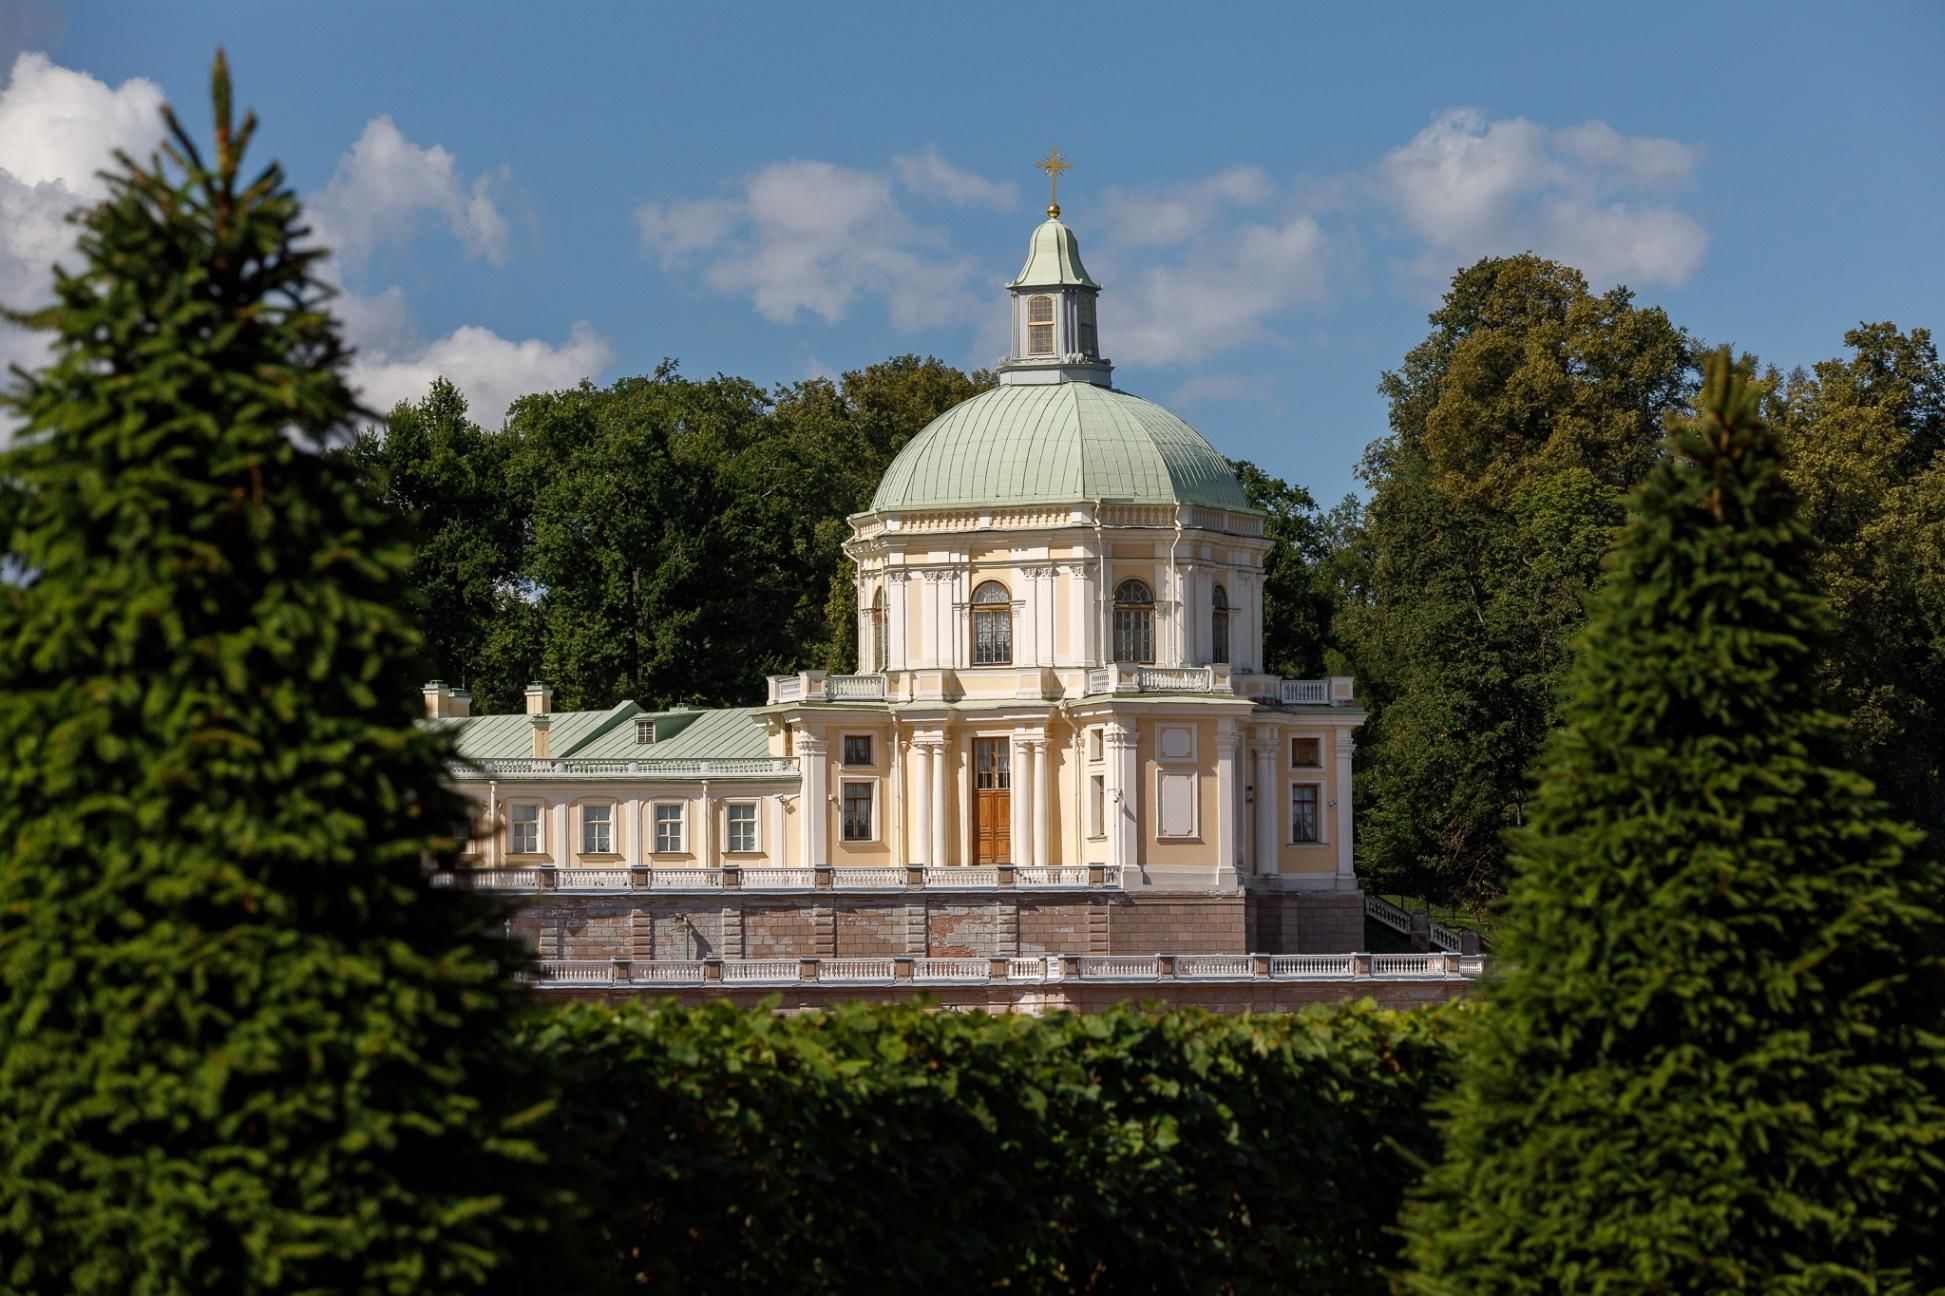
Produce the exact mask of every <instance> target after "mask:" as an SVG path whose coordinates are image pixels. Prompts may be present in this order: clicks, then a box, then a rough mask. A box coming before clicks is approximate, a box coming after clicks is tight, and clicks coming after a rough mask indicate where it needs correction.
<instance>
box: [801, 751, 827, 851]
mask: <svg viewBox="0 0 1945 1296" xmlns="http://www.w3.org/2000/svg"><path fill="white" fill-rule="evenodd" d="M825 751H826V747H825V743H824V740H823V739H822V738H818V737H813V736H812V735H810V734H809V733H806V732H804V731H803V730H798V732H797V758H798V764H800V765H801V766H803V771H804V780H803V787H804V807H803V822H802V823H800V824H798V825H797V829H798V832H799V834H800V836H801V838H802V841H803V851H802V855H803V858H801V859H799V860H798V861H797V863H798V864H799V865H800V866H802V867H804V868H822V867H823V865H824V843H825V842H826V841H828V840H829V839H830V836H829V834H830V810H831V807H830V797H829V793H828V791H827V788H828V784H829V780H828V771H827V770H826V769H825V767H824V753H825Z"/></svg>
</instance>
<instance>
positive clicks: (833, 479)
mask: <svg viewBox="0 0 1945 1296" xmlns="http://www.w3.org/2000/svg"><path fill="white" fill-rule="evenodd" d="M990 382H991V377H990V375H986V374H974V375H971V376H968V375H966V374H962V373H960V372H959V371H958V370H955V369H952V368H951V367H949V366H947V365H943V364H941V363H939V362H938V361H937V360H932V359H924V360H921V359H919V358H918V357H916V356H901V357H897V358H895V359H892V360H889V361H886V362H884V363H882V364H877V365H872V366H870V367H868V368H866V369H863V370H860V371H857V372H853V373H847V374H845V375H844V378H843V381H842V382H841V383H833V382H830V381H829V380H826V379H813V380H810V381H807V382H803V383H798V384H795V385H793V386H790V387H786V388H783V389H781V390H779V391H776V392H774V393H766V392H764V391H763V390H762V389H760V388H758V387H757V386H755V385H754V384H752V383H749V382H747V381H744V380H742V379H738V378H729V377H723V376H718V377H716V378H713V379H708V380H701V381H698V380H693V379H687V378H684V377H683V376H682V375H681V374H680V372H679V371H678V370H677V368H676V366H675V365H674V364H673V363H672V362H665V363H664V364H663V365H661V366H660V367H659V368H658V369H657V370H656V371H655V373H654V374H653V375H652V376H648V377H634V378H624V379H622V380H620V381H619V382H616V383H614V384H612V385H610V386H609V387H607V388H604V389H597V388H595V387H593V386H591V385H587V384H583V385H582V386H581V387H579V388H575V389H572V390H569V391H560V392H551V393H542V394H537V395H532V396H528V397H525V398H523V399H521V400H520V401H517V402H516V403H515V404H514V406H513V408H512V409H511V411H510V412H509V416H508V420H507V425H506V427H505V428H504V429H503V430H501V431H498V432H483V431H481V430H480V429H479V428H478V427H476V426H474V425H473V424H471V423H470V422H467V421H466V420H465V418H464V409H463V405H461V404H460V403H459V402H458V398H457V394H456V393H455V392H453V391H452V389H451V388H450V386H448V385H444V384H441V385H436V386H435V387H434V389H433V391H432V392H431V394H430V395H428V396H427V397H426V398H425V399H424V400H421V401H418V402H416V403H411V404H402V405H400V406H398V407H397V408H396V409H394V410H393V411H392V415H391V418H390V419H389V420H388V423H387V425H386V427H385V428H383V429H378V428H371V429H367V430H366V431H365V432H364V433H363V434H362V435H361V436H360V437H359V439H358V443H357V445H356V446H355V447H354V455H355V457H356V458H357V459H358V461H359V462H360V464H361V465H363V466H364V468H365V469H366V472H367V474H368V476H369V478H370V479H371V481H372V482H373V483H374V485H375V487H376V489H377V490H378V491H379V492H380V493H381V494H382V495H383V496H384V497H385V498H386V500H387V501H388V502H389V503H391V504H392V505H394V506H395V507H398V508H401V509H405V510H409V511H411V512H413V513H414V514H415V515H416V516H417V517H418V519H419V525H420V527H421V530H422V535H423V539H422V541H421V543H420V546H419V551H418V555H417V560H416V563H415V566H414V569H413V585H414V587H415V590H416V591H417V596H418V600H419V603H420V606H421V608H422V609H423V615H424V616H425V617H426V618H427V624H428V638H429V640H430V646H431V648H432V650H433V652H434V654H435V657H436V666H435V670H436V672H437V673H438V674H440V675H441V676H442V677H443V678H446V679H451V680H455V681H461V682H464V683H466V684H468V685H470V686H471V688H472V691H473V694H474V697H475V699H476V700H477V701H478V702H479V704H480V706H481V708H482V709H484V710H514V709H518V705H519V699H520V697H521V692H522V690H523V689H524V687H525V685H526V683H527V681H528V680H531V679H537V678H544V679H546V680H547V681H548V682H549V683H551V684H552V685H554V687H555V690H556V697H557V700H558V701H559V703H560V705H562V706H565V707H600V706H608V705H612V704H613V703H615V702H617V701H620V700H622V699H623V698H632V699H636V700H639V701H643V702H646V703H650V704H654V703H668V702H678V701H682V702H698V703H705V704H718V705H720V704H734V703H747V702H749V701H750V700H751V699H752V698H754V697H760V696H761V694H762V691H763V676H764V675H766V674H772V673H779V672H787V671H793V670H798V669H801V668H804V667H812V666H821V667H824V668H827V669H833V668H849V667H850V666H852V665H853V664H854V663H855V654H856V640H857V622H856V608H855V607H854V606H853V600H854V598H855V595H854V593H853V590H852V585H851V573H850V569H849V565H848V563H847V561H846V560H845V558H844V556H843V547H842V546H843V541H844V540H845V539H846V538H847V537H848V535H849V529H848V527H847V526H846V523H845V518H846V517H847V516H848V515H849V514H851V513H854V512H857V511H858V510H860V509H863V508H864V507H865V506H866V505H867V504H868V503H869V501H870V499H871V494H872V491H873V490H874V489H875V488H876V486H877V482H878V478H879V477H880V476H881V475H882V474H883V472H884V470H885V468H886V467H887V466H888V465H889V464H890V463H891V460H892V458H893V456H895V455H896V454H897V453H898V451H899V450H900V449H902V448H903V446H904V444H905V442H906V441H907V440H909V439H910V438H911V437H912V436H913V435H914V434H915V433H917V432H918V431H919V430H920V429H922V428H923V427H924V426H925V425H926V424H927V423H929V422H931V420H932V419H933V418H935V417H937V416H938V415H939V414H940V413H943V412H944V411H945V410H946V409H949V408H950V407H951V406H953V405H956V404H958V403H959V402H960V401H962V400H965V399H966V398H967V397H969V396H972V395H974V394H975V393H976V392H978V391H979V390H981V389H982V388H983V387H984V386H987V385H990Z"/></svg>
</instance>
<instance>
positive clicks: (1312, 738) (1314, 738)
mask: <svg viewBox="0 0 1945 1296" xmlns="http://www.w3.org/2000/svg"><path fill="white" fill-rule="evenodd" d="M1304 741H1309V742H1314V743H1316V744H1317V760H1316V762H1315V763H1314V764H1310V765H1301V764H1299V763H1298V762H1297V744H1298V743H1300V742H1304ZM1323 767H1324V740H1323V738H1322V737H1321V736H1320V735H1318V734H1291V735H1290V768H1291V769H1293V770H1320V769H1322V768H1323Z"/></svg>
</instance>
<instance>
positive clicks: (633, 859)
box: [615, 797, 647, 868]
mask: <svg viewBox="0 0 1945 1296" xmlns="http://www.w3.org/2000/svg"><path fill="white" fill-rule="evenodd" d="M621 804H622V807H623V808H624V809H625V811H626V813H627V816H628V822H627V823H626V824H616V825H615V832H616V833H617V834H618V836H617V840H618V841H621V842H625V843H627V844H626V845H624V846H623V847H622V849H623V850H625V851H627V852H628V863H629V864H630V865H631V866H633V867H635V868H640V867H641V866H642V865H643V864H644V863H646V862H647V859H646V857H645V856H644V855H643V854H642V801H641V798H640V797H630V798H629V799H628V800H626V801H624V802H622V803H621Z"/></svg>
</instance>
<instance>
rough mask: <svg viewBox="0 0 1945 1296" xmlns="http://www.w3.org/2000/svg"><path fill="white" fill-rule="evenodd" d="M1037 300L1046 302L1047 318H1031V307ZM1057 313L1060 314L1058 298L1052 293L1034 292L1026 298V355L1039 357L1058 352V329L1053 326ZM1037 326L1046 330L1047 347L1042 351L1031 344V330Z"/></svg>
mask: <svg viewBox="0 0 1945 1296" xmlns="http://www.w3.org/2000/svg"><path fill="white" fill-rule="evenodd" d="M1037 302H1046V303H1047V318H1046V319H1045V320H1035V319H1034V318H1033V307H1034V305H1035V303H1037ZM1059 314H1060V303H1059V301H1058V300H1056V299H1055V297H1054V296H1053V294H1052V293H1034V294H1033V295H1032V296H1030V297H1028V298H1027V314H1026V330H1027V335H1026V344H1027V345H1026V353H1027V355H1029V356H1033V357H1039V356H1051V355H1055V354H1057V353H1058V350H1057V349H1058V348H1059V346H1060V331H1059V329H1058V328H1057V327H1056V326H1055V320H1056V318H1057V317H1058V316H1059ZM1037 328H1043V329H1046V330H1047V347H1046V349H1045V350H1044V351H1043V350H1041V349H1040V348H1038V347H1036V346H1034V345H1033V330H1035V329H1037Z"/></svg>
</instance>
